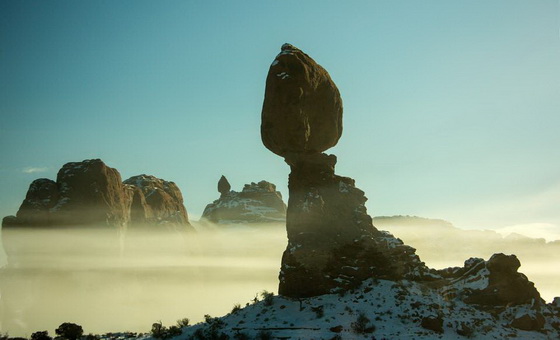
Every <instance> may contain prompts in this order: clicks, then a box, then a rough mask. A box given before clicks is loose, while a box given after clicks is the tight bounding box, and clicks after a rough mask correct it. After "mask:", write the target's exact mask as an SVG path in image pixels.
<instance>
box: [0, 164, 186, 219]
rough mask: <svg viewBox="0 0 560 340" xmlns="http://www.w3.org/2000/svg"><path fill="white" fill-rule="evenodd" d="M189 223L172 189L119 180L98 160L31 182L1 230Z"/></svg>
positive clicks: (150, 179)
mask: <svg viewBox="0 0 560 340" xmlns="http://www.w3.org/2000/svg"><path fill="white" fill-rule="evenodd" d="M162 224H167V225H174V226H182V227H184V228H186V229H188V230H193V228H192V226H191V225H190V224H189V220H188V215H187V211H186V209H185V206H184V205H183V196H182V195H181V191H180V190H179V188H178V187H177V185H176V184H175V183H173V182H168V181H165V180H162V179H159V178H156V177H154V176H147V175H139V176H134V177H131V178H129V179H128V180H126V181H125V182H124V183H123V182H122V180H121V175H120V174H119V172H118V171H117V170H116V169H113V168H111V167H108V166H107V165H106V164H105V163H104V162H103V161H102V160H100V159H89V160H84V161H82V162H71V163H66V164H65V165H64V166H63V167H62V168H61V169H60V170H59V172H58V174H57V179H56V182H55V181H52V180H50V179H45V178H41V179H37V180H35V181H33V182H32V183H31V185H30V186H29V190H28V192H27V195H26V197H25V200H24V201H23V203H22V204H21V206H20V208H19V210H18V212H17V214H16V216H15V217H10V216H8V217H6V218H4V219H3V222H2V226H3V227H16V226H18V227H26V226H27V227H50V226H57V227H63V226H113V227H117V228H119V229H120V228H125V227H127V226H128V225H132V226H140V225H143V226H153V225H162Z"/></svg>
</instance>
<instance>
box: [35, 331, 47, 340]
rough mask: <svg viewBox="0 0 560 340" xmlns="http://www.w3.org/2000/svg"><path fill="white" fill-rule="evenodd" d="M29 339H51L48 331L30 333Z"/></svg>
mask: <svg viewBox="0 0 560 340" xmlns="http://www.w3.org/2000/svg"><path fill="white" fill-rule="evenodd" d="M31 340H52V337H50V336H49V332H48V331H39V332H35V333H33V334H31Z"/></svg>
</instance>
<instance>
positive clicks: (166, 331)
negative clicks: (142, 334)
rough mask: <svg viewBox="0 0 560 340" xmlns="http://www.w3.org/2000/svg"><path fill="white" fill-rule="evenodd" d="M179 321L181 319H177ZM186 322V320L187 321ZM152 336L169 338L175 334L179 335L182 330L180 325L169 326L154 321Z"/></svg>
mask: <svg viewBox="0 0 560 340" xmlns="http://www.w3.org/2000/svg"><path fill="white" fill-rule="evenodd" d="M179 321H181V320H179ZM179 321H177V323H179ZM187 323H188V321H187ZM151 333H152V336H153V337H154V338H156V339H169V338H172V337H175V336H179V335H181V334H182V333H183V330H182V329H181V327H179V326H178V325H177V326H170V327H169V328H167V327H165V326H163V324H162V323H161V321H160V322H156V323H154V324H152V331H151Z"/></svg>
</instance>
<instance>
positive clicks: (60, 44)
mask: <svg viewBox="0 0 560 340" xmlns="http://www.w3.org/2000/svg"><path fill="white" fill-rule="evenodd" d="M285 42H289V43H292V44H293V45H295V46H297V47H299V48H301V49H302V50H303V51H305V52H306V53H308V54H309V55H310V56H311V57H313V58H314V59H315V60H316V61H317V62H318V63H319V64H321V65H322V66H324V67H325V68H326V69H327V70H328V71H329V73H330V74H331V76H332V78H333V80H334V81H335V83H336V84H337V85H338V87H339V89H340V92H341V95H342V98H343V100H344V132H343V135H342V138H341V139H340V142H339V144H338V145H337V146H336V147H334V148H332V149H331V150H329V151H327V152H328V153H333V154H335V155H337V157H338V165H337V172H338V173H339V174H340V175H344V176H349V177H352V178H354V179H356V185H357V186H358V187H359V188H360V189H362V190H364V191H365V192H366V195H367V196H368V197H369V201H368V203H367V205H368V209H369V212H370V214H371V215H394V214H402V215H419V216H425V217H433V218H442V219H447V220H449V221H451V222H453V223H455V224H456V225H459V226H463V227H471V228H475V227H477V228H499V227H506V226H510V225H530V224H531V223H546V224H552V225H553V226H555V227H556V228H559V226H560V209H558V207H559V206H560V154H559V152H558V146H559V145H560V134H559V133H558V126H560V115H559V112H560V39H559V2H558V1H540V0H538V1H530V2H528V1H511V0H507V1H468V2H466V1H453V2H451V1H428V2H417V1H354V2H350V3H348V2H334V1H326V2H325V1H320V2H319V1H317V2H315V1H305V2H299V1H282V2H273V1H243V2H203V1H165V2H151V1H119V2H113V1H95V2H94V1H91V2H85V1H81V2H74V1H48V2H42V1H2V2H0V115H1V117H2V124H1V125H0V157H1V159H2V162H1V163H0V187H1V188H2V190H1V191H0V214H1V215H2V216H5V215H10V214H15V213H16V211H17V209H18V207H19V205H20V203H21V201H22V200H23V198H24V197H25V193H26V191H27V188H28V186H29V184H30V183H31V181H32V180H34V179H36V178H38V177H48V178H52V179H55V178H56V172H57V171H58V169H60V167H62V165H63V164H64V163H66V162H70V161H81V160H84V159H89V158H101V159H103V160H104V161H105V162H106V163H107V164H108V165H109V166H111V167H114V168H116V169H118V170H119V171H120V173H121V175H122V177H123V179H126V178H128V177H130V176H133V175H138V174H141V173H146V174H151V175H154V176H157V177H160V178H163V179H166V180H170V181H174V182H176V183H177V184H178V186H179V187H180V189H181V190H182V192H183V196H184V198H185V205H186V208H187V211H188V212H189V214H190V215H191V217H192V218H194V219H197V218H198V216H199V215H200V214H201V213H202V211H203V209H204V206H205V205H206V204H208V203H210V202H211V201H213V200H214V199H216V198H217V197H218V196H219V194H218V192H217V191H216V184H217V181H218V179H219V178H220V176H221V175H222V174H223V175H226V176H227V178H228V180H229V181H230V183H231V184H232V189H234V190H241V188H242V186H243V184H245V183H249V182H252V181H253V182H258V181H260V180H262V179H265V180H268V181H271V182H273V183H275V184H276V185H277V186H278V188H279V190H280V191H281V192H282V193H283V194H284V198H287V176H288V173H289V169H288V166H287V165H286V164H285V163H284V162H283V160H282V159H281V158H280V157H277V156H276V155H274V154H272V153H271V152H269V151H268V150H266V149H265V148H264V146H263V145H262V143H261V141H260V135H259V131H260V128H259V126H260V112H261V107H262V101H263V94H264V84H265V79H266V74H267V72H268V68H269V66H270V64H271V63H272V61H273V60H274V57H275V55H276V54H277V53H278V52H279V51H280V46H281V45H282V44H283V43H285ZM22 169H24V170H23V171H22ZM25 169H27V170H25ZM35 169H40V170H46V171H39V170H35Z"/></svg>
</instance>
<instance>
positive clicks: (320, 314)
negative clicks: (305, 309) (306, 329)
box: [311, 305, 325, 319]
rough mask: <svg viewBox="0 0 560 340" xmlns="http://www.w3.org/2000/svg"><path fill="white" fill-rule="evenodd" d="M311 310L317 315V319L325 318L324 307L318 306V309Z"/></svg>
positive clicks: (312, 308)
mask: <svg viewBox="0 0 560 340" xmlns="http://www.w3.org/2000/svg"><path fill="white" fill-rule="evenodd" d="M311 310H312V311H313V313H315V316H317V319H320V318H322V317H323V316H325V311H324V307H323V306H322V305H321V306H317V307H311Z"/></svg>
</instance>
